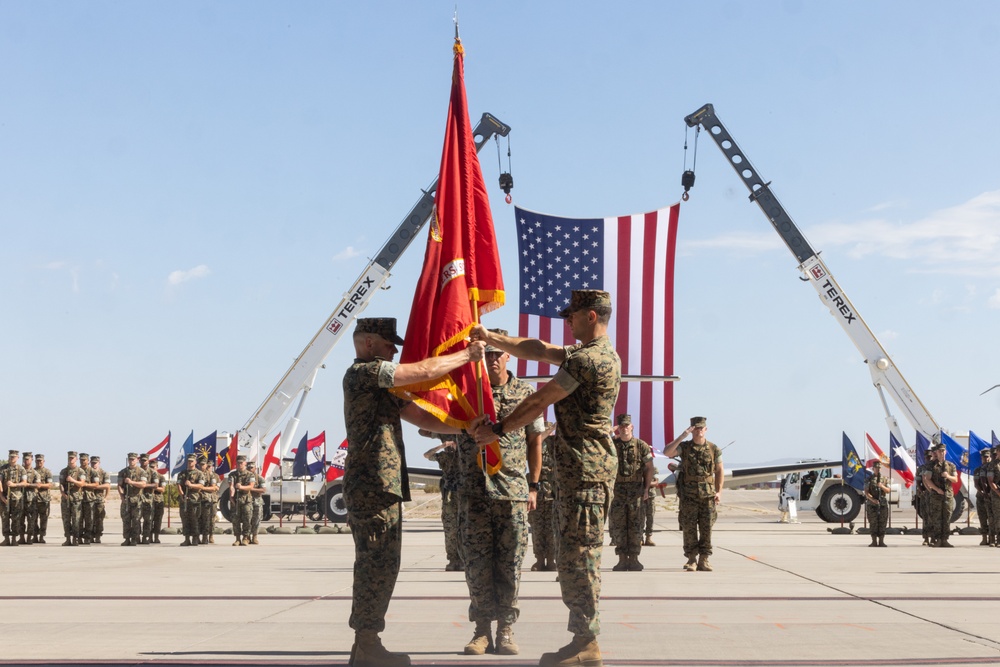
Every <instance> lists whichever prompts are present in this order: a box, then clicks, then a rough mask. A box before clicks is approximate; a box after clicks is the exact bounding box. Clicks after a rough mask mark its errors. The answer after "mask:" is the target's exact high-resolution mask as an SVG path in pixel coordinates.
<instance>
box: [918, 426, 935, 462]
mask: <svg viewBox="0 0 1000 667" xmlns="http://www.w3.org/2000/svg"><path fill="white" fill-rule="evenodd" d="M930 446H931V443H930V441H928V440H927V436H926V435H924V434H923V433H921V432H920V431H917V447H916V451H917V467H918V468H919V467H920V466H922V465H923V464H924V463H926V462H927V448H928V447H930Z"/></svg>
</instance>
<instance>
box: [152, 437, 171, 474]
mask: <svg viewBox="0 0 1000 667" xmlns="http://www.w3.org/2000/svg"><path fill="white" fill-rule="evenodd" d="M147 454H149V460H150V461H155V462H156V471H157V472H159V473H160V474H161V475H166V474H167V471H168V470H170V431H167V437H165V438H164V439H163V440H161V441H160V444H158V445H156V446H155V447H153V448H152V449H151V450H149V451H148V452H147Z"/></svg>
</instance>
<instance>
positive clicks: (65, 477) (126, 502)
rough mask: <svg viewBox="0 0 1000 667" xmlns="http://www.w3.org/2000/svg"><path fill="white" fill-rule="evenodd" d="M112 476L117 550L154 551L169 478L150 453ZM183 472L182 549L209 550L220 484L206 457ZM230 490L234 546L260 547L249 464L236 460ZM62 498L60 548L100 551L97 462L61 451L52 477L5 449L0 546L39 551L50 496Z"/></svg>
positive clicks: (255, 477)
mask: <svg viewBox="0 0 1000 667" xmlns="http://www.w3.org/2000/svg"><path fill="white" fill-rule="evenodd" d="M126 458H127V461H128V463H127V465H126V466H125V467H124V468H122V469H121V470H120V471H119V472H118V489H117V490H118V496H119V499H120V501H121V519H122V537H123V539H124V541H123V542H122V546H137V545H140V544H159V543H160V532H161V529H162V523H163V512H164V507H165V506H166V498H165V494H166V488H167V481H168V480H167V476H166V475H164V474H163V473H161V472H159V470H158V469H157V465H156V462H155V461H150V459H149V455H148V454H137V453H135V452H131V453H129V454H128V456H127V457H126ZM187 466H188V467H187V469H186V470H184V471H183V472H181V474H180V475H178V479H177V485H178V497H179V504H180V515H181V525H182V532H183V534H184V542H183V543H182V544H181V546H193V545H196V544H214V542H215V537H214V535H215V521H216V516H217V513H218V508H219V488H220V486H221V484H222V480H221V479H220V478H219V476H218V475H217V474H216V473H215V468H214V466H213V465H211V464H210V462H209V460H208V457H205V456H201V457H195V455H193V454H192V455H190V456H188V457H187ZM230 483H231V485H232V488H233V490H234V500H233V514H234V517H233V529H234V533H235V534H236V541H235V542H234V543H233V545H234V546H237V545H244V546H245V545H249V544H259V541H258V538H257V534H258V531H259V529H260V521H261V517H262V514H263V506H264V492H265V482H264V478H263V477H261V476H260V475H259V474H257V472H256V470H255V467H254V463H253V462H250V463H249V464H248V463H247V461H246V457H245V456H242V455H241V456H239V457H238V469H237V470H234V471H233V472H232V473H231V475H230ZM57 486H58V488H59V491H60V500H59V504H60V510H61V515H62V524H63V536H64V537H65V541H64V542H63V546H66V547H70V546H79V545H87V544H101V538H102V537H103V536H104V519H105V517H106V515H107V512H106V504H107V499H108V495H109V494H110V491H111V476H110V474H109V473H108V472H107V471H106V470H104V468H102V467H101V457H99V456H90V455H88V454H86V453H83V452H80V453H79V454H78V453H77V452H72V451H71V452H67V463H66V467H65V468H63V469H62V470H61V471H60V472H59V475H58V477H53V475H52V472H51V471H50V470H49V469H48V468H46V467H45V455H44V454H35V455H32V453H31V452H25V453H24V455H23V459H22V458H21V454H20V452H18V451H17V450H13V449H12V450H10V453H9V456H8V460H7V462H6V463H4V464H2V465H0V520H2V525H3V538H4V539H3V542H2V543H0V546H17V545H21V544H45V543H46V542H45V537H46V535H47V534H48V523H49V515H50V514H51V503H52V493H51V491H52V489H54V488H56V487H57Z"/></svg>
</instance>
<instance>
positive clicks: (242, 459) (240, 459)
mask: <svg viewBox="0 0 1000 667" xmlns="http://www.w3.org/2000/svg"><path fill="white" fill-rule="evenodd" d="M246 460H247V455H246V454H239V455H237V457H236V462H237V463H246Z"/></svg>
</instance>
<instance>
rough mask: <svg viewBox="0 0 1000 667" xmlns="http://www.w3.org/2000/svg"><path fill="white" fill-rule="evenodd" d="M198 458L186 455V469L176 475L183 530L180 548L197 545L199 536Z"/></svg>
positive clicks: (199, 481) (199, 479)
mask: <svg viewBox="0 0 1000 667" xmlns="http://www.w3.org/2000/svg"><path fill="white" fill-rule="evenodd" d="M197 463H198V457H197V456H195V455H194V454H188V455H187V458H186V459H185V465H186V467H185V468H184V470H182V471H180V473H178V475H177V491H178V493H179V494H180V514H181V526H182V527H183V530H184V541H183V542H181V546H182V547H191V546H197V545H198V535H199V534H200V531H199V525H198V514H199V513H200V512H201V481H202V477H201V471H200V470H198V467H197Z"/></svg>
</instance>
